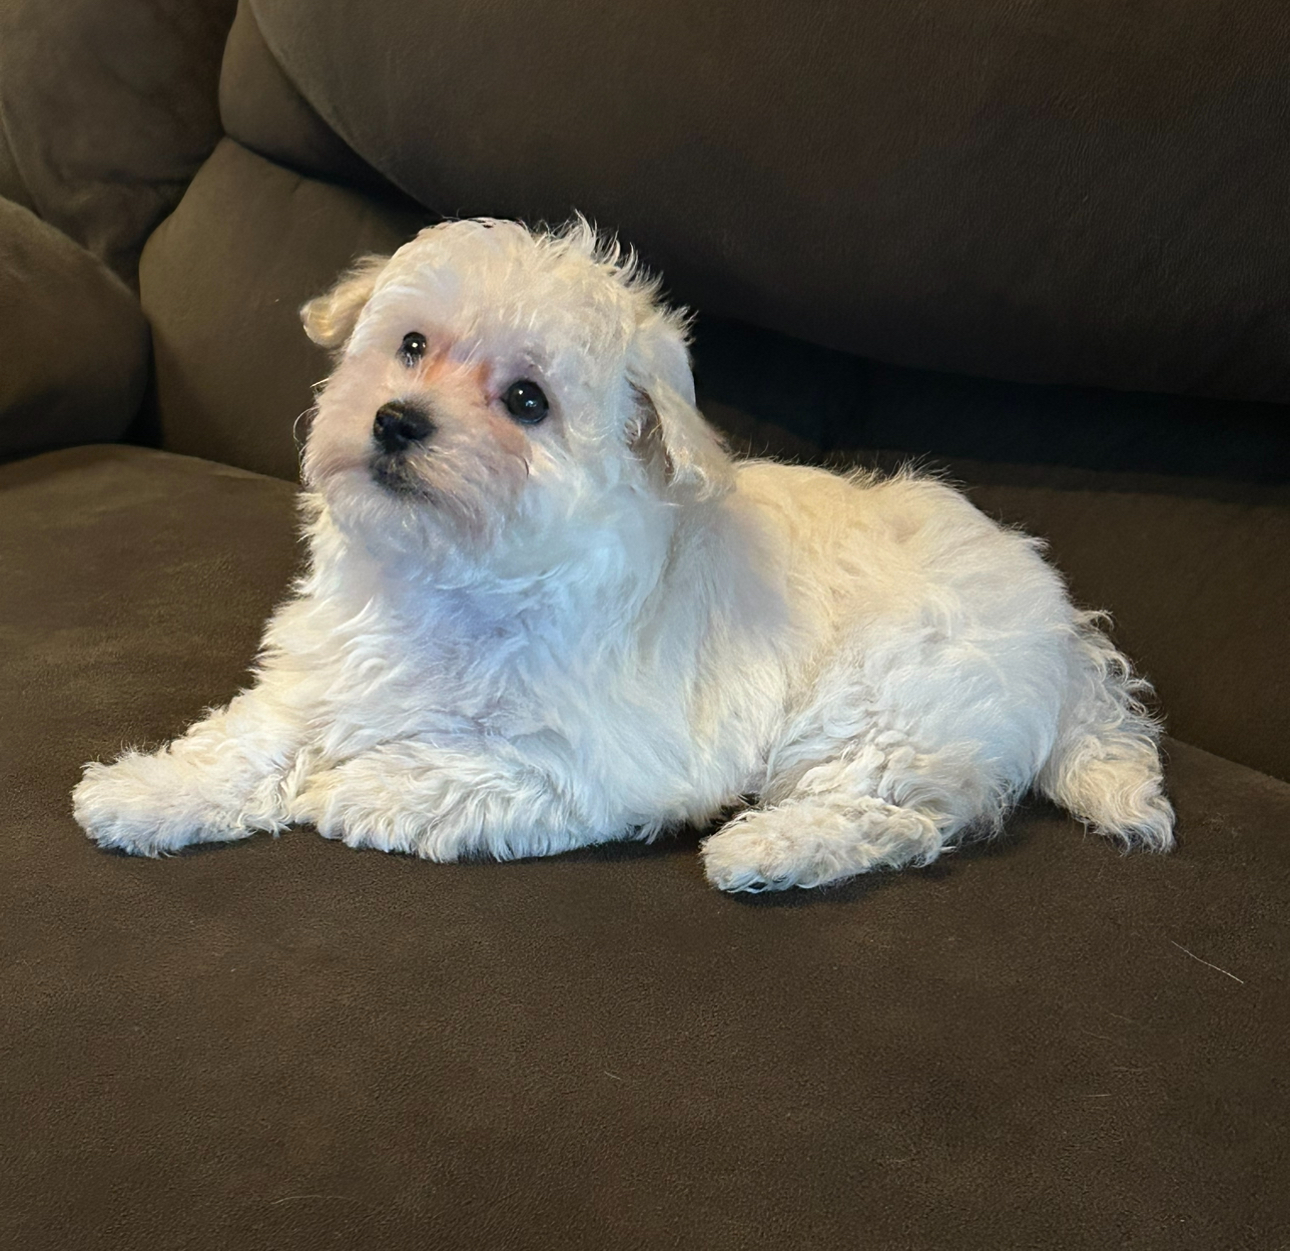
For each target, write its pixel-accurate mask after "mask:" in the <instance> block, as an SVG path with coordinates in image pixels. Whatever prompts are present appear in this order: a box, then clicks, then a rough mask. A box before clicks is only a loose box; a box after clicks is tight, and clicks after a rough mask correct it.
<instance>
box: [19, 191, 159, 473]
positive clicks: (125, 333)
mask: <svg viewBox="0 0 1290 1251" xmlns="http://www.w3.org/2000/svg"><path fill="white" fill-rule="evenodd" d="M0 273H2V274H3V275H4V281H3V282H0V343H3V345H4V348H3V352H4V365H3V368H0V459H3V458H5V457H9V456H19V455H23V454H25V453H29V452H34V451H39V450H41V449H43V448H50V447H59V446H61V445H63V444H70V443H81V442H94V441H96V440H100V439H116V438H119V437H120V436H121V434H122V433H123V432H124V430H125V429H126V427H127V426H128V425H129V424H130V422H131V420H132V419H133V418H134V416H135V414H136V412H137V411H138V408H139V402H140V400H141V399H142V398H143V394H144V388H145V387H146V385H147V375H148V327H147V324H146V323H145V322H144V320H143V314H142V312H140V309H139V301H138V300H137V299H136V298H135V296H134V294H133V293H132V292H131V291H129V290H128V289H127V288H126V286H125V285H124V284H123V283H122V282H121V281H120V279H118V278H117V277H115V276H114V275H113V274H112V273H110V272H109V271H108V270H107V269H106V268H105V267H104V266H103V265H102V264H101V263H100V262H99V261H98V260H96V259H95V258H94V257H93V256H91V255H90V254H89V253H88V252H86V251H85V250H84V249H83V248H81V247H78V246H77V245H76V244H75V243H73V242H72V241H71V240H70V239H69V238H67V236H66V235H64V234H62V233H61V232H60V231H58V230H56V229H54V227H53V226H50V225H47V224H46V223H45V222H43V221H41V220H40V218H38V217H36V216H35V215H34V214H33V213H31V212H29V211H28V210H27V209H25V208H22V207H21V206H19V205H17V204H13V203H11V202H10V201H8V200H3V199H0Z"/></svg>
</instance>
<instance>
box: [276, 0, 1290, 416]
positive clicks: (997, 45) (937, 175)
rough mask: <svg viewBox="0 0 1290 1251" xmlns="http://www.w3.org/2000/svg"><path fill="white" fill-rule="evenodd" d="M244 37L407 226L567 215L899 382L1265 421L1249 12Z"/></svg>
mask: <svg viewBox="0 0 1290 1251" xmlns="http://www.w3.org/2000/svg"><path fill="white" fill-rule="evenodd" d="M250 8H251V9H252V10H253V12H254V14H255V16H256V18H257V20H258V24H259V26H260V30H261V32H262V33H263V35H264V38H265V41H266V43H267V44H268V46H269V48H270V49H271V50H272V52H273V54H274V57H275V58H276V59H277V61H278V63H279V64H280V65H281V66H282V67H283V69H284V70H285V72H286V74H287V76H288V77H289V78H290V80H291V81H292V82H293V83H294V84H295V86H296V88H297V89H298V90H299V92H300V93H301V95H303V96H304V98H305V99H306V100H308V101H309V103H310V104H311V105H312V106H313V107H314V108H315V110H316V111H317V112H318V113H319V114H320V115H321V116H322V117H323V118H324V119H325V120H326V121H327V122H329V123H330V124H331V126H332V127H333V129H334V130H335V131H336V133H337V134H339V135H340V136H342V137H343V138H344V139H345V140H346V141H347V142H348V144H349V146H350V147H352V148H353V149H354V151H356V152H357V153H358V154H359V156H361V157H362V158H363V159H364V160H366V161H367V163H368V164H370V165H372V166H374V167H375V168H376V169H378V170H380V171H381V172H382V173H383V174H384V175H385V176H386V177H387V178H389V179H390V180H391V181H392V182H394V183H395V184H396V185H397V186H399V187H401V188H402V189H403V190H405V191H407V192H408V193H410V194H411V195H413V196H414V197H415V198H416V199H418V200H419V201H420V202H421V203H423V204H429V205H436V206H442V208H443V210H444V211H445V212H447V213H450V214H459V215H463V216H469V215H471V214H479V213H492V214H493V215H495V216H519V217H527V218H540V217H545V218H550V219H553V220H562V219H563V218H564V217H566V216H567V215H568V214H569V212H570V211H571V210H572V209H574V208H578V209H581V210H582V211H583V212H585V213H588V214H589V215H591V216H593V217H596V218H600V219H603V220H605V221H608V222H613V223H615V224H616V225H618V226H619V227H621V228H622V229H624V230H625V231H626V232H627V233H628V234H629V235H630V237H631V238H632V239H633V240H634V241H636V242H637V243H638V245H640V246H641V247H643V248H644V249H645V251H646V253H647V254H648V256H649V257H650V259H651V260H653V261H654V262H655V263H656V264H658V265H660V266H661V267H662V268H663V269H664V271H665V272H666V273H667V274H668V277H669V281H670V282H671V283H673V284H674V287H675V289H676V290H677V291H678V292H680V293H681V295H682V297H683V298H684V299H686V300H689V301H693V302H695V303H697V304H700V305H702V306H703V307H704V308H707V309H708V310H709V311H711V312H715V313H723V314H726V315H729V316H734V317H739V318H741V319H744V320H748V321H752V322H755V323H757V324H759V325H765V326H769V327H772V328H774V329H778V330H783V331H785V332H787V333H789V334H793V335H797V336H799V337H801V338H805V339H809V340H812V341H814V342H818V343H823V344H826V345H829V346H833V347H839V348H844V349H847V350H848V351H852V352H857V353H860V354H862V355H865V356H872V357H876V358H878V359H881V360H887V361H891V362H894V363H897V364H904V365H919V366H924V367H928V368H933V369H945V370H959V371H965V372H969V373H985V374H988V375H990V376H993V377H999V378H1009V379H1017V380H1022V381H1031V382H1066V383H1083V384H1086V385H1095V386H1116V387H1123V388H1129V389H1135V390H1146V391H1164V392H1182V393H1197V394H1206V395H1226V396H1233V397H1236V398H1241V399H1247V400H1277V401H1285V400H1290V366H1287V359H1288V358H1287V345H1290V312H1287V310H1286V307H1285V301H1284V292H1285V290H1286V289H1287V287H1288V286H1290V235H1287V233H1286V231H1285V228H1284V220H1285V203H1284V196H1283V193H1282V187H1283V186H1284V183H1285V180H1286V176H1287V173H1290V170H1288V169H1287V162H1290V156H1288V155H1287V149H1286V145H1285V142H1284V119H1285V116H1286V114H1287V112H1288V111H1290V77H1288V76H1287V75H1286V74H1285V73H1284V72H1283V71H1284V66H1285V64H1286V62H1287V60H1288V59H1290V24H1287V23H1286V21H1285V20H1284V10H1283V8H1282V6H1281V5H1280V4H1279V3H1278V2H1277V0H1150V2H1149V3H1145V4H1140V5H1133V6H1113V7H1111V8H1104V7H1103V6H1099V5H1096V4H1093V5H1090V3H1089V0H1057V2H1055V3H1047V4H1044V5H1041V6H1035V7H1031V6H1018V5H1016V4H1015V3H1012V0H973V3H971V4H969V5H966V6H965V5H964V4H963V0H926V2H925V3H921V4H916V5H907V4H889V3H864V4H850V5H831V6H829V5H804V6H800V7H795V8H793V9H791V10H788V11H786V10H785V6H784V5H783V4H782V3H779V2H778V0H738V2H736V0H720V2H717V3H708V4H705V5H704V6H703V7H702V9H701V10H695V9H694V8H693V6H691V5H688V4H684V3H659V0H623V2H621V3H618V4H615V5H614V6H613V8H612V10H609V11H607V12H606V13H604V14H597V15H596V16H595V18H594V20H593V19H592V18H591V15H590V14H589V12H588V9H587V6H586V5H585V4H583V3H579V2H578V0H548V2H547V3H544V4H543V5H542V7H541V20H540V21H527V22H525V23H524V29H523V31H522V32H519V31H517V30H516V28H515V25H514V22H515V13H514V11H513V10H512V8H511V7H510V6H509V5H505V4H495V5H484V6H482V7H481V6H473V5H472V6H453V5H446V4H417V5H411V4H391V5H379V6H376V7H375V8H373V7H371V6H369V5H367V4H366V3H364V0H337V2H336V3H333V4H328V5H323V6H313V5H300V4H299V3H296V2H295V0H250ZM391 48H404V49H414V50H415V52H408V53H405V54H403V55H398V56H393V57H392V56H390V54H389V50H390V49H391ZM593 66H594V67H595V72H594V74H591V73H588V67H593ZM375 83H379V90H373V84H375ZM749 136H756V143H755V145H754V144H750V143H749V142H748V139H749ZM1202 256H1203V261H1201V260H1199V258H1200V257H1202Z"/></svg>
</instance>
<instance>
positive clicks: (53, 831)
mask: <svg viewBox="0 0 1290 1251" xmlns="http://www.w3.org/2000/svg"><path fill="white" fill-rule="evenodd" d="M292 497H293V492H292V488H291V486H290V485H289V484H288V483H286V482H283V481H280V480H277V479H274V478H269V477H262V476H260V475H257V474H254V473H250V472H247V471H243V470H238V469H231V468H228V467H226V466H223V465H218V464H215V463H212V462H207V461H201V460H197V459H192V458H188V457H183V456H177V455H173V454H169V453H164V452H158V451H152V450H145V449H140V448H131V447H125V446H111V447H108V446H99V447H93V446H91V447H82V448H78V449H74V450H70V451H64V452H57V453H51V454H47V455H43V456H39V457H36V458H33V459H30V460H26V461H22V462H18V463H12V464H9V465H7V466H3V467H0V567H3V569H4V571H5V573H4V577H5V595H4V597H3V599H0V646H2V647H3V654H4V656H5V664H4V666H3V668H2V669H0V683H2V684H3V688H4V689H3V690H0V698H3V700H4V704H3V706H4V707H5V708H6V709H7V710H13V711H9V712H7V714H6V717H5V718H4V720H3V721H0V734H2V735H3V740H2V741H0V768H2V769H3V771H4V784H3V792H2V793H3V796H4V800H3V802H4V804H5V806H6V808H7V809H8V811H7V814H6V819H5V820H4V823H3V828H4V829H5V830H6V832H7V833H6V838H5V840H4V842H3V843H0V910H2V911H3V914H4V915H5V917H6V919H7V921H8V926H7V935H8V937H7V939H6V951H5V960H4V961H3V964H0V1003H2V1004H3V1019H4V1022H5V1025H4V1030H3V1035H4V1041H3V1064H0V1091H2V1092H3V1101H4V1103H3V1112H2V1113H0V1117H2V1119H3V1123H4V1124H5V1125H6V1127H7V1131H6V1132H5V1133H4V1134H3V1135H0V1176H3V1178H4V1179H5V1180H4V1186H3V1192H4V1195H3V1199H2V1200H0V1220H2V1221H3V1225H2V1226H0V1227H2V1228H3V1229H4V1240H5V1242H6V1244H7V1245H12V1246H15V1247H18V1246H21V1247H23V1248H26V1249H28V1251H39V1249H42V1248H55V1247H57V1248H60V1249H63V1248H72V1247H81V1246H114V1247H125V1246H129V1247H140V1248H142V1247H208V1246H209V1247H237V1248H239V1249H242V1251H257V1249H259V1248H264V1249H265V1251H267V1249H269V1248H272V1249H273V1251H292V1249H296V1248H299V1249H301V1251H303V1249H305V1248H316V1247H320V1246H329V1247H331V1246H334V1247H345V1248H355V1249H357V1248H364V1249H369V1248H373V1247H382V1248H385V1249H386V1251H405V1249H406V1251H423V1249H424V1248H428V1247H444V1248H449V1247H464V1246H479V1247H507V1248H529V1247H531V1248H543V1249H544V1251H545V1249H549V1248H553V1247H575V1246H576V1247H588V1248H593V1247H594V1248H610V1247H612V1248H632V1247H650V1248H656V1247H664V1246H667V1247H682V1248H696V1249H697V1248H703V1249H704V1251H710V1249H720V1248H727V1247H729V1248H734V1247H739V1248H763V1247H764V1248H775V1249H776V1251H779V1249H781V1248H786V1247H793V1248H804V1247H821V1248H824V1247H830V1248H831V1247H842V1246H884V1247H931V1246H936V1247H955V1248H975V1247H989V1248H999V1247H1021V1246H1044V1247H1056V1246H1060V1247H1063V1248H1083V1247H1087V1248H1099V1249H1101V1248H1106V1247H1112V1246H1133V1247H1139V1248H1170V1249H1171V1251H1173V1249H1177V1248H1205V1249H1206V1251H1212V1249H1213V1248H1217V1247H1232V1248H1236V1247H1250V1248H1255V1247H1259V1248H1266V1247H1273V1246H1276V1245H1279V1240H1282V1239H1283V1238H1284V1234H1285V1228H1284V1225H1283V1224H1282V1223H1281V1222H1282V1220H1283V1218H1284V1215H1285V1205H1284V1187H1285V1178H1284V1176H1283V1175H1279V1174H1278V1163H1277V1162H1278V1161H1284V1159H1285V1133H1286V1129H1285V1118H1284V1115H1283V1113H1284V1106H1285V1105H1284V1097H1285V1086H1284V1072H1285V1054H1286V1038H1287V1030H1288V1027H1290V1013H1288V1011H1287V1005H1288V1003H1290V996H1288V994H1287V990H1288V987H1287V974H1288V972H1290V970H1288V969H1287V967H1286V964H1285V961H1284V950H1285V924H1286V917H1287V915H1290V838H1287V831H1288V830H1290V784H1286V783H1284V782H1280V781H1276V780H1274V779H1272V778H1270V777H1267V776H1265V775H1263V774H1260V773H1257V772H1254V771H1252V770H1250V769H1248V768H1245V767H1243V766H1240V765H1237V764H1233V763H1230V762H1228V761H1226V760H1223V759H1220V758H1218V757H1217V756H1214V755H1211V754H1208V753H1206V752H1204V751H1201V750H1199V749H1197V748H1195V747H1191V746H1187V745H1186V744H1184V743H1181V742H1176V741H1172V740H1171V741H1169V742H1168V743H1167V751H1168V778H1169V786H1170V789H1171V792H1172V795H1173V797H1174V799H1175V802H1176V804H1177V808H1178V812H1179V823H1180V824H1179V828H1180V833H1181V839H1182V844H1181V847H1180V849H1179V850H1178V851H1177V852H1176V854H1174V855H1172V856H1169V857H1151V856H1145V855H1135V856H1129V857H1122V856H1120V855H1118V854H1117V853H1116V852H1115V850H1114V849H1113V848H1112V847H1110V846H1108V845H1106V844H1105V843H1103V842H1101V841H1100V840H1098V839H1096V838H1094V837H1091V836H1089V835H1087V834H1086V833H1085V832H1084V831H1083V830H1082V829H1081V828H1080V827H1079V826H1078V825H1077V824H1076V823H1074V822H1073V821H1071V820H1070V819H1068V818H1067V817H1066V816H1065V815H1063V814H1061V813H1059V812H1057V811H1056V810H1054V809H1053V808H1051V807H1049V806H1047V805H1044V804H1039V803H1031V804H1027V805H1026V806H1024V807H1023V808H1022V809H1021V810H1020V811H1018V812H1017V814H1016V815H1015V817H1014V819H1013V820H1012V821H1011V822H1010V824H1009V826H1008V830H1007V832H1006V835H1005V836H1004V837H1003V838H1001V839H1000V840H998V841H996V842H994V843H992V844H990V845H987V846H979V847H975V848H968V849H964V850H963V851H961V852H959V853H957V854H954V855H949V856H946V857H945V858H944V859H943V860H942V861H941V862H940V863H938V864H937V865H935V866H933V867H931V868H929V869H927V870H924V871H921V872H909V873H904V874H899V875H875V876H872V877H867V878H863V879H858V880H856V881H853V882H851V883H849V884H846V885H843V886H841V887H838V888H835V889H832V890H828V891H823V892H811V893H808V892H795V893H790V894H785V895H775V896H760V897H743V898H733V897H728V896H724V895H721V894H719V893H718V892H716V891H714V890H712V889H711V888H710V887H708V886H707V885H706V883H705V882H704V880H703V877H702V874H701V871H700V866H699V861H698V857H697V856H696V854H695V848H696V842H697V838H698V834H697V833H695V832H691V833H687V834H683V835H681V836H679V837H676V838H672V839H668V840H666V841H664V842H661V843H659V844H657V845H655V846H649V847H640V846H610V847H605V848H600V849H593V850H589V851H585V852H579V853H574V854H571V855H566V856H562V857H557V858H554V859H547V860H534V861H525V862H518V863H511V864H504V865H498V864H487V863H476V864H462V865H434V864H427V863H421V862H418V861H416V860H412V859H409V858H406V857H399V856H386V855H381V854H378V853H375V852H361V853H360V852H354V851H350V850H348V849H347V848H345V847H343V846H340V845H339V844H334V843H328V842H325V841H323V840H322V839H319V838H318V837H316V836H315V835H314V834H313V833H311V832H308V831H293V832H290V833H288V834H286V835H284V836H282V837H281V838H277V839H274V838H270V837H259V838H254V839H252V840H250V841H248V842H246V843H243V844H240V845H237V846H233V847H226V848H220V847H214V848H204V849H200V850H194V851H191V852H188V853H185V854H183V855H180V856H177V857H174V858H172V859H168V860H159V861H149V860H136V859H130V858H127V857H122V856H118V855H114V854H111V853H106V852H103V851H100V850H99V849H97V848H96V847H95V846H94V845H93V844H91V843H90V842H89V841H88V840H87V839H86V838H85V837H84V836H83V835H82V834H81V832H80V831H79V830H78V828H77V827H76V825H75V824H74V822H73V821H72V818H71V814H70V811H69V802H68V793H69V791H70V789H71V787H72V785H73V784H74V782H75V781H76V779H77V777H78V774H79V766H80V765H81V763H82V762H83V761H85V760H87V759H89V758H91V757H98V756H104V755H110V754H112V753H114V752H116V751H117V750H118V749H119V748H120V747H121V746H122V745H123V744H122V742H121V739H120V736H121V733H122V727H128V733H129V735H130V736H131V740H132V741H147V742H157V741H160V740H162V739H164V738H166V737H167V736H169V735H172V734H174V733H176V732H178V731H179V730H181V729H182V728H183V727H184V726H185V725H186V724H187V723H188V722H189V721H190V720H191V719H192V718H193V717H194V716H196V715H197V714H198V713H200V711H201V709H202V708H203V707H204V706H206V705H209V704H213V703H216V702H221V701H223V700H226V699H227V698H228V697H229V696H231V695H232V694H233V692H234V691H235V690H236V688H237V687H238V685H239V684H241V683H243V682H245V681H246V680H247V679H246V672H247V666H248V665H249V663H250V662H251V660H252V657H253V655H254V651H255V647H256V642H257V636H258V632H259V628H260V625H261V622H262V619H263V617H264V615H265V614H266V613H267V612H269V611H270V610H271V608H272V607H273V605H274V604H275V603H276V602H277V601H278V600H279V599H280V598H281V597H282V595H283V594H284V592H285V590H286V588H287V586H288V584H289V580H290V578H291V576H292V573H293V570H294V569H295V568H296V566H297V564H298V559H299V556H298V551H297V548H296V545H295V542H294V537H293V536H294V513H293V499H292Z"/></svg>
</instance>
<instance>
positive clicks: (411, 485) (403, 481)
mask: <svg viewBox="0 0 1290 1251" xmlns="http://www.w3.org/2000/svg"><path fill="white" fill-rule="evenodd" d="M369 470H370V472H371V475H372V481H373V482H375V483H376V485H377V486H379V487H380V488H381V489H382V490H385V491H388V492H389V493H390V494H391V495H398V496H400V497H402V498H404V499H425V498H427V497H428V496H429V494H430V493H429V491H428V489H427V488H426V484H425V483H424V482H423V481H422V480H421V479H420V478H418V477H417V476H416V474H414V473H413V472H412V470H411V469H410V468H409V466H408V462H407V460H406V458H405V457H403V456H400V455H396V454H392V453H389V452H377V453H376V454H375V455H373V457H372V459H371V461H370V462H369Z"/></svg>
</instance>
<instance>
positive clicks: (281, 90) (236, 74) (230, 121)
mask: <svg viewBox="0 0 1290 1251" xmlns="http://www.w3.org/2000/svg"><path fill="white" fill-rule="evenodd" d="M219 100H220V121H221V122H222V123H223V125H224V131H225V133H226V134H227V135H228V136H229V138H231V139H235V140H237V142H238V143H240V144H241V145H242V146H243V147H245V148H250V149H251V151H252V152H258V153H259V154H260V155H261V156H264V157H267V158H268V159H269V160H271V161H275V162H277V163H278V164H279V165H285V166H286V167H287V168H288V169H293V170H296V171H297V172H299V173H302V174H308V175H310V176H312V177H315V178H322V179H323V180H325V181H327V180H330V181H339V182H342V183H344V184H345V185H346V186H350V187H358V188H362V189H363V190H364V191H368V192H369V193H372V194H375V195H378V196H382V197H385V198H387V199H395V200H397V199H399V198H400V197H401V196H402V193H401V192H399V191H398V190H397V188H395V187H394V186H393V185H392V184H391V183H389V182H388V181H387V180H386V179H385V178H383V177H382V176H381V175H380V174H378V173H377V172H376V170H374V169H373V168H372V167H371V166H370V165H368V164H367V162H366V161H364V160H363V159H362V157H360V156H358V155H357V154H356V153H355V152H354V150H353V149H352V148H350V147H349V145H348V144H347V143H346V142H345V141H344V140H343V139H342V138H341V137H340V136H339V135H338V134H337V133H336V132H335V131H334V130H332V128H331V127H330V126H328V125H327V123H326V122H324V121H323V120H322V118H321V117H319V116H318V114H317V113H316V112H315V111H314V109H313V106H312V105H310V104H309V102H308V101H307V100H306V99H305V98H304V96H302V95H301V94H300V92H299V91H297V90H296V88H295V86H294V85H293V84H292V82H291V80H290V79H289V78H287V76H286V75H285V74H284V73H283V72H282V67H281V66H280V65H279V64H278V63H277V61H276V60H274V57H273V53H272V52H270V51H269V48H268V45H267V44H266V43H265V42H264V36H263V35H262V34H261V33H260V27H259V25H258V24H257V22H256V20H255V14H254V13H253V12H252V11H251V6H250V4H249V3H248V0H238V6H237V15H236V16H235V17H234V19H233V26H232V28H231V29H230V30H229V34H228V43H227V44H226V45H225V47H224V60H223V62H222V64H221V65H220V79H219ZM405 207H412V204H411V202H409V201H405Z"/></svg>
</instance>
